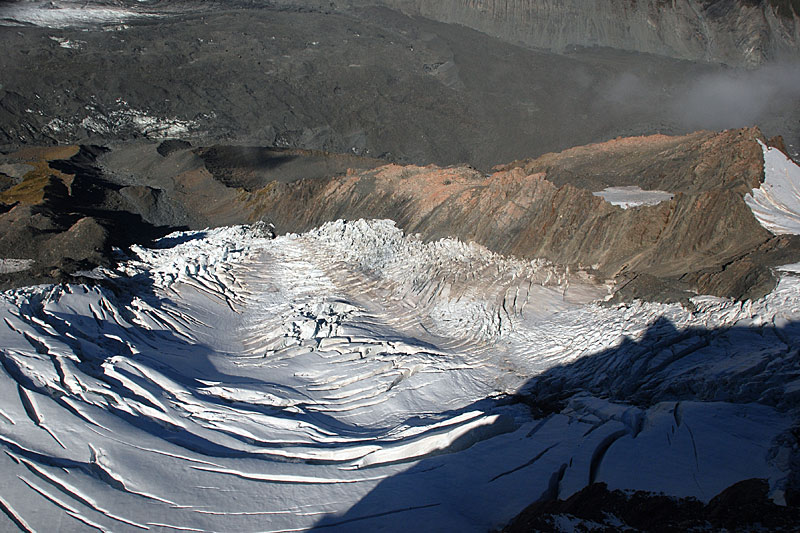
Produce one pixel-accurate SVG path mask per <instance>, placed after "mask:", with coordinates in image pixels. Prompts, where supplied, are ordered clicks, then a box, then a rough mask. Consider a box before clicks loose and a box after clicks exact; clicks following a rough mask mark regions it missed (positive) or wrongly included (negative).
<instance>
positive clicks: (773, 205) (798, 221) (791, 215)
mask: <svg viewBox="0 0 800 533" xmlns="http://www.w3.org/2000/svg"><path fill="white" fill-rule="evenodd" d="M759 144H761V148H762V149H763V151H764V183H762V184H761V187H759V188H758V189H753V192H752V193H751V194H747V195H746V196H745V202H747V205H748V206H749V207H750V209H751V210H752V211H753V214H754V215H755V217H756V218H757V219H758V221H759V223H761V225H762V226H764V227H765V228H767V229H768V230H769V231H771V232H772V233H773V234H775V235H785V234H791V235H800V167H798V166H797V165H796V164H795V162H794V161H792V160H791V159H789V158H788V157H786V155H785V154H784V153H783V152H781V151H780V150H778V149H777V148H770V147H768V146H767V145H765V144H764V143H762V142H760V141H759Z"/></svg>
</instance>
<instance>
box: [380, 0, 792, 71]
mask: <svg viewBox="0 0 800 533" xmlns="http://www.w3.org/2000/svg"><path fill="white" fill-rule="evenodd" d="M384 1H385V3H386V4H389V5H391V6H392V7H395V8H399V9H402V10H405V11H407V12H410V13H416V14H420V15H423V16H425V17H429V18H433V19H436V20H440V21H444V22H451V23H457V24H463V25H465V26H469V27H471V28H475V29H478V30H480V31H484V32H486V33H488V34H490V35H493V36H496V37H500V38H503V39H505V40H508V41H511V42H522V43H524V44H526V45H529V46H534V47H538V48H546V49H552V50H557V51H560V50H564V49H566V48H568V47H570V46H607V47H611V48H617V49H622V50H633V51H637V52H649V53H654V54H659V55H666V56H671V57H677V58H682V59H692V60H703V61H712V62H721V63H726V64H729V65H737V66H748V67H752V66H756V65H759V64H762V63H764V62H766V61H769V60H772V59H776V58H781V57H786V56H791V57H794V58H797V57H798V55H800V19H798V15H797V13H798V11H800V9H798V2H795V1H779V0H770V1H764V0H724V1H713V0H669V1H668V0H590V1H587V0H558V1H554V0H384Z"/></svg>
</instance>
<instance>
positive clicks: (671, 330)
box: [0, 221, 800, 532]
mask: <svg viewBox="0 0 800 533" xmlns="http://www.w3.org/2000/svg"><path fill="white" fill-rule="evenodd" d="M105 275H106V276H107V279H106V281H105V282H104V283H101V284H99V285H97V286H91V287H90V286H84V285H64V286H42V287H35V288H28V289H21V290H16V291H9V292H6V293H4V294H2V297H1V298H0V318H1V319H0V358H1V359H0V361H1V362H2V366H1V367H0V380H2V383H0V449H2V451H3V453H2V454H0V463H1V464H2V468H0V478H1V479H0V487H2V489H0V509H1V510H2V511H3V512H2V513H0V529H2V530H6V529H12V528H14V526H15V525H16V526H17V527H20V528H23V529H29V530H37V531H52V530H59V531H87V530H93V529H97V530H101V531H141V530H148V531H241V532H255V531H301V530H305V529H311V528H315V527H316V528H325V529H332V530H339V531H354V530H356V531H358V530H363V531H375V530H382V531H408V530H414V529H415V528H416V529H418V530H425V531H432V530H439V531H444V530H453V531H487V530H488V529H490V528H493V527H498V526H501V525H502V524H503V523H505V522H506V521H507V520H509V519H510V518H511V517H513V516H514V515H515V514H517V513H518V512H519V511H520V510H522V509H523V508H524V507H525V506H526V505H528V504H530V503H531V502H532V501H533V500H535V499H536V498H538V497H539V496H541V495H543V494H546V493H548V494H550V495H557V496H560V497H567V496H569V495H570V494H572V493H574V492H575V491H577V490H580V489H581V488H582V487H584V486H586V485H587V484H588V483H590V482H593V481H604V482H606V483H608V484H609V487H610V488H612V489H613V488H622V489H644V490H653V491H663V492H666V493H667V494H671V495H675V496H693V497H697V498H699V499H701V500H704V501H708V500H709V499H710V498H712V497H713V496H714V495H716V494H717V493H719V492H720V491H721V490H723V489H724V488H726V487H728V486H729V485H731V484H733V483H735V482H737V481H740V480H742V479H748V478H753V477H758V478H765V479H768V480H769V482H770V486H771V487H772V497H773V498H774V499H775V500H776V501H778V502H780V501H781V500H782V489H783V487H784V486H785V483H786V477H787V475H788V472H789V463H790V461H791V454H792V449H791V446H792V444H791V443H792V440H791V439H790V438H789V435H790V433H789V432H790V430H791V427H792V426H793V424H795V423H796V421H797V411H796V405H797V404H798V403H799V402H797V398H798V394H800V375H799V374H800V371H799V370H798V350H797V346H800V327H798V326H797V320H798V318H800V290H799V289H800V278H798V274H797V273H796V272H795V271H794V270H793V269H789V270H787V271H785V272H783V274H782V276H783V277H782V279H781V281H780V284H779V285H778V287H777V288H776V289H775V291H774V292H773V293H772V294H770V295H769V296H767V297H766V298H764V299H762V300H759V301H753V302H746V303H736V302H731V301H727V300H721V299H716V298H707V297H703V298H697V299H696V300H695V302H694V303H695V307H696V308H695V309H694V310H693V311H690V310H687V309H684V308H681V307H680V306H677V305H656V304H638V303H636V304H630V305H623V306H616V307H611V306H601V305H598V304H595V303H591V302H592V301H594V300H598V299H602V297H603V296H604V290H605V288H604V287H602V286H599V285H597V284H593V283H591V282H590V280H589V279H588V278H586V277H585V276H583V275H581V273H575V272H569V271H567V270H565V269H560V268H555V267H553V266H550V265H547V264H545V263H541V262H521V261H516V260H510V259H507V258H503V257H500V256H497V255H495V254H492V253H490V252H489V251H487V250H485V249H483V248H481V247H479V246H476V245H471V244H464V243H460V242H457V241H451V240H443V241H439V242H436V243H429V244H424V243H422V242H420V241H419V240H417V239H416V238H414V237H413V236H405V235H403V234H402V233H401V232H400V231H399V230H398V229H397V228H395V227H394V225H393V223H391V222H387V221H372V222H365V221H358V222H350V223H344V222H335V223H330V224H327V225H325V226H323V227H322V228H320V229H318V230H315V231H312V232H309V233H306V234H303V235H287V236H282V237H279V238H277V239H274V240H271V239H269V238H266V237H265V236H264V232H263V231H261V230H260V229H259V228H258V227H254V228H251V227H232V228H223V229H217V230H209V231H204V232H194V233H182V234H174V235H172V236H169V237H167V238H165V239H162V240H161V241H160V242H159V243H158V247H157V248H154V249H145V248H139V249H136V250H135V257H132V258H130V259H129V260H127V261H125V262H123V263H121V264H120V266H119V268H118V269H117V270H115V271H108V272H106V273H105ZM554 391H555V392H557V393H558V394H554ZM518 393H519V394H518ZM543 398H549V399H553V398H557V401H556V400H554V401H553V402H550V403H537V402H543V401H544V400H542V399H543ZM548 402H549V400H548ZM555 403H557V404H558V406H557V407H553V405H554V404H555Z"/></svg>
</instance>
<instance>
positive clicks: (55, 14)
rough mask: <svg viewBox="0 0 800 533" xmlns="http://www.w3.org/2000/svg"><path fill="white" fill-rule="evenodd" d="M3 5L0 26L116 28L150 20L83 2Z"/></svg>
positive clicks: (36, 0)
mask: <svg viewBox="0 0 800 533" xmlns="http://www.w3.org/2000/svg"><path fill="white" fill-rule="evenodd" d="M7 4H8V5H0V26H42V27H46V28H71V27H86V26H98V25H108V24H119V23H123V22H125V21H128V20H131V19H136V18H142V17H152V16H153V15H151V14H149V13H140V12H137V11H134V10H131V9H125V8H124V7H117V6H113V5H95V4H90V3H89V2H86V1H85V0H83V1H78V0H66V1H60V0H59V1H49V0H48V1H44V0H23V1H21V2H20V1H17V2H13V3H11V2H8V3H7Z"/></svg>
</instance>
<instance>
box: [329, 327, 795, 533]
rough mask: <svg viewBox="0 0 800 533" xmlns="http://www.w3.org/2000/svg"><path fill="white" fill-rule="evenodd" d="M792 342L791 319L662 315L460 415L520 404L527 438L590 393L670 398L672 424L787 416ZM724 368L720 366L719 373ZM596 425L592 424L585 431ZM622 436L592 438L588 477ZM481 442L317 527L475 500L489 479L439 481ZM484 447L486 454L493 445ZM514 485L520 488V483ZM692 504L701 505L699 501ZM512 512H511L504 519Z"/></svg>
mask: <svg viewBox="0 0 800 533" xmlns="http://www.w3.org/2000/svg"><path fill="white" fill-rule="evenodd" d="M798 345H800V323H798V322H791V323H788V324H786V325H784V326H782V327H775V326H773V325H767V326H763V327H755V326H754V327H731V328H723V329H706V328H688V329H676V328H675V326H674V325H673V324H672V322H670V321H669V320H667V319H665V318H659V319H657V320H656V321H655V322H654V323H653V324H652V325H651V326H650V327H649V328H648V329H647V331H646V333H645V334H644V335H643V336H642V337H641V339H639V340H636V341H633V340H629V339H625V340H623V342H622V343H621V344H620V345H618V346H617V347H614V348H611V349H608V350H603V351H601V352H598V353H595V354H592V355H588V356H586V357H583V358H581V359H579V360H578V361H575V362H574V363H571V364H566V365H560V366H556V367H554V368H551V369H549V370H547V371H545V372H543V373H542V374H540V375H538V376H536V377H534V378H532V379H530V380H529V381H528V382H527V383H526V384H525V386H523V387H522V388H521V389H520V392H519V393H518V394H516V395H514V396H507V397H503V398H499V399H492V400H488V399H487V400H483V401H481V402H478V403H475V404H472V405H469V406H467V407H465V408H464V409H461V410H459V411H460V412H468V411H472V410H481V411H483V412H485V413H486V414H487V415H489V414H500V415H502V413H504V412H507V410H508V408H509V407H511V406H514V405H516V406H518V407H521V406H525V407H526V408H527V409H528V410H529V413H530V416H531V419H532V420H533V421H534V422H536V421H538V424H537V425H536V426H535V427H534V429H533V430H531V431H530V433H529V434H528V435H529V436H530V435H531V434H534V433H535V432H536V431H537V430H538V428H540V427H541V426H542V425H544V424H545V423H546V422H547V421H548V420H549V419H550V417H551V416H553V415H555V414H558V413H561V412H562V411H563V410H564V409H565V407H566V406H567V402H568V401H569V400H570V399H571V398H573V397H576V396H578V395H583V396H586V395H591V396H594V397H597V398H604V399H607V400H610V401H612V402H614V403H619V404H621V405H628V406H638V407H640V408H642V409H647V408H648V407H652V406H654V405H655V404H659V403H661V402H675V407H674V416H675V417H676V422H677V423H678V424H680V417H681V412H680V408H679V406H680V403H681V402H684V401H691V402H730V403H734V404H753V403H757V404H761V405H765V406H769V407H772V408H775V409H777V410H778V411H782V412H787V411H789V412H791V411H793V410H796V406H797V404H798V400H800V392H797V391H794V392H791V391H789V390H788V389H787V388H786V385H787V384H789V383H791V382H792V381H795V380H797V379H798V376H800V370H798V368H799V367H800V355H798V351H797V349H796V347H797V346H798ZM721 367H724V369H722V370H721V369H720V368H721ZM448 414H455V413H448ZM641 423H642V420H635V419H634V420H631V421H630V422H629V423H626V425H627V426H628V427H627V429H626V430H624V431H622V434H624V435H628V434H630V435H631V436H633V437H634V438H635V437H636V435H637V434H638V433H639V432H640V431H641V430H642V428H641ZM600 425H602V424H599V425H597V426H595V427H593V428H592V429H591V430H590V431H589V433H591V432H592V431H593V430H594V429H597V427H600ZM498 433H499V435H496V436H492V432H491V431H489V432H487V434H488V435H489V439H492V438H500V436H502V434H503V432H502V431H500V432H498ZM618 433H619V432H618ZM798 433H799V434H800V432H798ZM584 436H586V435H584ZM620 436H622V435H619V434H612V435H610V436H609V437H607V438H606V439H605V440H604V441H602V442H600V443H599V445H598V446H597V448H596V451H595V454H594V456H593V457H592V464H591V465H590V467H589V470H590V478H591V477H594V475H596V472H597V467H598V465H599V462H600V461H601V460H602V457H603V455H604V454H605V452H607V451H608V449H609V448H610V447H611V446H613V444H614V442H615V440H616V439H618V438H619V437H620ZM797 436H800V435H796V437H797ZM532 442H533V441H532ZM478 445H481V441H480V440H475V441H474V442H472V443H470V444H467V445H466V446H458V443H456V446H454V448H453V449H451V450H447V451H445V452H442V453H440V454H438V455H436V456H433V457H431V456H429V457H424V458H422V459H421V460H419V461H418V462H416V464H413V466H412V467H411V468H409V469H408V470H406V471H404V472H402V473H399V474H396V475H394V476H392V477H390V478H388V479H386V480H384V481H382V482H380V483H379V484H378V485H377V486H376V487H375V488H374V489H373V490H372V491H371V492H370V493H369V494H367V495H366V496H365V497H363V498H362V499H361V500H360V501H359V502H358V503H357V504H356V505H354V506H353V507H352V508H351V509H349V510H348V511H347V512H346V513H344V514H342V515H329V516H325V517H324V518H322V519H321V520H319V522H317V524H316V526H315V529H319V530H325V531H328V530H336V531H375V530H382V531H401V530H404V517H406V516H409V513H416V514H417V515H418V516H415V519H414V522H415V523H420V522H421V523H425V516H426V513H428V512H430V511H432V510H434V509H437V508H438V507H439V506H441V505H446V502H450V501H459V500H461V499H463V498H468V497H472V495H473V494H474V491H476V490H478V491H480V490H485V489H486V486H487V485H484V486H483V487H472V486H459V485H458V480H457V479H452V480H443V479H441V478H442V477H443V476H447V472H453V471H457V468H458V467H457V466H455V465H456V464H457V463H458V458H459V454H462V453H470V455H469V457H472V458H473V459H472V460H475V461H478V462H480V454H481V453H482V452H480V451H478V450H476V451H470V452H465V451H464V450H466V449H468V448H470V447H471V446H476V447H477V446H478ZM553 446H555V445H553ZM553 446H551V447H548V448H545V449H543V450H541V451H539V452H538V453H537V454H535V455H534V457H533V458H532V459H530V460H528V461H527V462H522V463H520V464H519V465H517V466H515V467H513V468H510V469H508V470H507V471H504V472H498V473H496V474H494V475H493V476H492V477H487V479H482V482H483V483H487V484H488V485H491V483H494V482H496V481H497V480H500V479H502V478H503V477H505V476H507V475H509V474H513V473H515V472H517V471H519V470H522V469H524V468H526V467H529V466H531V465H533V464H534V463H536V462H537V461H539V460H541V459H542V458H543V457H544V458H547V454H548V453H549V452H550V450H551V448H552V447H553ZM486 449H487V450H490V449H491V447H486ZM409 463H410V464H412V463H414V461H409ZM476 466H477V463H476ZM795 466H796V465H795ZM566 468H567V464H564V465H563V466H562V468H561V469H560V470H556V471H555V472H554V473H553V474H552V477H551V479H550V483H549V486H548V489H547V490H545V491H544V492H543V493H536V492H534V493H530V494H529V495H528V496H527V498H528V503H532V502H535V501H540V502H546V501H553V500H554V499H555V498H556V497H557V495H558V489H559V484H560V483H561V480H562V477H563V476H564V471H565V469H566ZM432 471H437V474H436V475H427V473H428V472H432ZM789 475H790V489H789V490H788V491H787V501H789V502H790V504H793V505H798V504H800V500H798V498H797V488H798V486H800V472H791V473H789ZM593 482H594V480H593V479H589V480H588V485H589V486H591V483H593ZM519 489H520V490H525V488H524V487H519ZM614 501H617V500H614ZM595 503H596V502H595ZM690 507H691V506H690ZM699 508H700V509H701V510H702V508H703V506H702V505H700V506H699ZM520 511H522V508H517V509H516V511H515V512H516V513H518V512H520ZM441 512H446V511H441V509H440V514H439V515H438V516H435V517H434V516H433V515H431V516H432V519H433V520H437V521H436V522H431V523H432V524H434V523H435V524H439V523H440V521H441V516H442V515H441ZM513 514H514V513H512V514H510V515H509V517H508V518H509V519H511V518H512V516H513ZM600 514H601V515H602V513H600ZM419 515H421V517H422V518H420V516H419ZM704 519H705V518H704ZM464 520H465V518H464V517H463V516H455V515H454V516H452V524H453V527H454V528H455V529H453V530H462V528H461V526H460V525H459V524H461V525H465V524H463V522H464ZM701 522H702V521H701ZM468 525H469V524H466V526H468ZM667 530H669V529H667Z"/></svg>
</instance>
